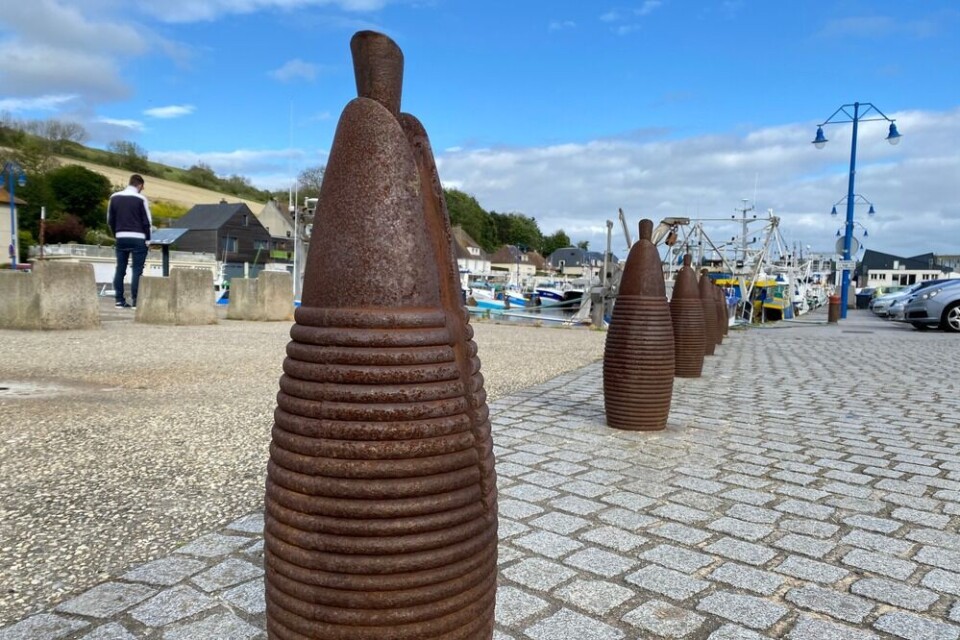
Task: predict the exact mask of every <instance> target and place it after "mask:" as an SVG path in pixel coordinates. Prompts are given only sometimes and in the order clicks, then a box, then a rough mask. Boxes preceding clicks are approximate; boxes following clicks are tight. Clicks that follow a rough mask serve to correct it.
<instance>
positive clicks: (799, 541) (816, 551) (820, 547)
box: [773, 533, 837, 558]
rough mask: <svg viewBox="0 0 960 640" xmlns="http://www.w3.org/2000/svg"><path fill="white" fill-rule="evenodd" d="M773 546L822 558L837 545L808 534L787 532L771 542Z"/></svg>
mask: <svg viewBox="0 0 960 640" xmlns="http://www.w3.org/2000/svg"><path fill="white" fill-rule="evenodd" d="M773 546H775V547H778V548H780V549H785V550H787V551H793V552H794V553H802V554H804V555H807V556H811V557H813V558H822V557H824V556H825V555H827V554H828V553H830V552H831V551H833V549H834V548H835V547H836V546H837V545H835V544H834V543H832V542H826V541H824V540H818V539H816V538H811V537H810V536H803V535H800V534H797V533H788V534H787V535H785V536H783V537H782V538H780V539H779V540H776V541H774V542H773Z"/></svg>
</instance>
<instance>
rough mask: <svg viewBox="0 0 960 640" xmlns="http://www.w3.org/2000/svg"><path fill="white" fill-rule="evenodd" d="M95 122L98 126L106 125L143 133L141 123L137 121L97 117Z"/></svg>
mask: <svg viewBox="0 0 960 640" xmlns="http://www.w3.org/2000/svg"><path fill="white" fill-rule="evenodd" d="M97 122H99V123H100V124H107V125H110V126H112V127H117V128H119V129H127V130H128V131H130V132H134V131H136V132H139V131H143V123H142V122H140V121H139V120H129V119H125V118H106V117H99V118H97Z"/></svg>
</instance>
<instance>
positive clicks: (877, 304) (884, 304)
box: [870, 282, 923, 318]
mask: <svg viewBox="0 0 960 640" xmlns="http://www.w3.org/2000/svg"><path fill="white" fill-rule="evenodd" d="M922 284H923V283H922V282H918V283H917V284H912V285H910V286H909V287H907V288H905V289H899V290H897V291H895V292H893V293H885V294H883V295H882V296H877V297H876V298H874V299H873V300H871V301H870V309H871V310H872V311H873V312H874V313H875V314H877V315H878V316H880V317H881V318H883V317H886V316H888V315H890V313H889V311H890V307H891V306H892V305H893V303H895V302H897V301H899V300H906V299H907V298H909V297H910V296H911V295H912V294H913V293H914V292H916V291H917V290H918V289H920V287H921V285H922Z"/></svg>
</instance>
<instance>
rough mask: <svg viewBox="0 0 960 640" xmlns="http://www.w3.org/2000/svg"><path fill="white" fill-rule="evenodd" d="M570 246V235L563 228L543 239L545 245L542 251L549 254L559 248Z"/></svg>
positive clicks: (545, 254) (546, 254)
mask: <svg viewBox="0 0 960 640" xmlns="http://www.w3.org/2000/svg"><path fill="white" fill-rule="evenodd" d="M569 246H570V236H568V235H567V234H566V233H564V231H563V229H557V230H556V231H555V232H554V233H552V234H550V235H549V236H546V237H545V238H544V239H543V245H542V247H541V250H540V253H541V254H543V255H544V256H549V255H550V254H551V253H553V252H554V251H556V250H557V249H562V248H563V247H569Z"/></svg>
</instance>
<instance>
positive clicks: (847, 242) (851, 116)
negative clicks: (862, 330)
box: [813, 102, 900, 319]
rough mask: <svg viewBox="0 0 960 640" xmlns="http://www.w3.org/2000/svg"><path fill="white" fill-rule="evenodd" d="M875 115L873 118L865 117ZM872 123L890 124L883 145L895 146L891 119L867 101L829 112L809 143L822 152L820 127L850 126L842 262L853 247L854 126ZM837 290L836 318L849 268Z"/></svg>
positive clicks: (844, 304)
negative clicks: (815, 135) (882, 121)
mask: <svg viewBox="0 0 960 640" xmlns="http://www.w3.org/2000/svg"><path fill="white" fill-rule="evenodd" d="M851 107H852V108H853V113H851V112H850V111H849V109H850V108H851ZM861 107H863V112H862V113H861V111H860V109H861ZM872 113H875V114H876V115H875V116H874V117H866V116H869V115H871V114H872ZM838 116H841V117H842V116H846V117H847V118H848V119H847V120H843V119H835V118H838ZM872 120H886V121H887V122H889V123H890V131H889V134H888V135H887V142H889V143H890V144H897V143H898V142H900V132H899V131H897V125H896V123H895V122H894V120H893V119H892V118H888V117H887V116H885V115H884V114H883V112H881V111H880V109H877V108H876V107H875V106H873V104H871V103H869V102H854V103H853V104H845V105H843V106H842V107H840V108H839V109H837V110H836V111H834V112H833V115H831V116H830V117H829V118H827V119H826V120H825V121H823V122H822V123H820V124H819V125H817V137H816V138H814V140H813V145H814V146H815V147H816V148H817V149H822V148H823V145H825V144H826V143H827V139H826V137H824V135H823V127H824V125H827V124H837V123H846V122H852V123H853V137H852V139H851V141H850V179H849V181H848V182H847V222H846V231H845V233H844V234H843V259H844V260H845V261H849V260H850V258H851V255H850V253H851V252H850V247H851V246H852V244H853V227H854V223H853V206H854V204H856V196H855V194H854V192H853V184H854V178H855V176H856V173H857V127H858V125H859V124H860V122H869V121H872ZM841 287H842V289H841V291H840V317H841V318H844V319H845V318H846V317H847V301H848V299H849V289H850V269H844V270H843V280H842V284H841Z"/></svg>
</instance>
